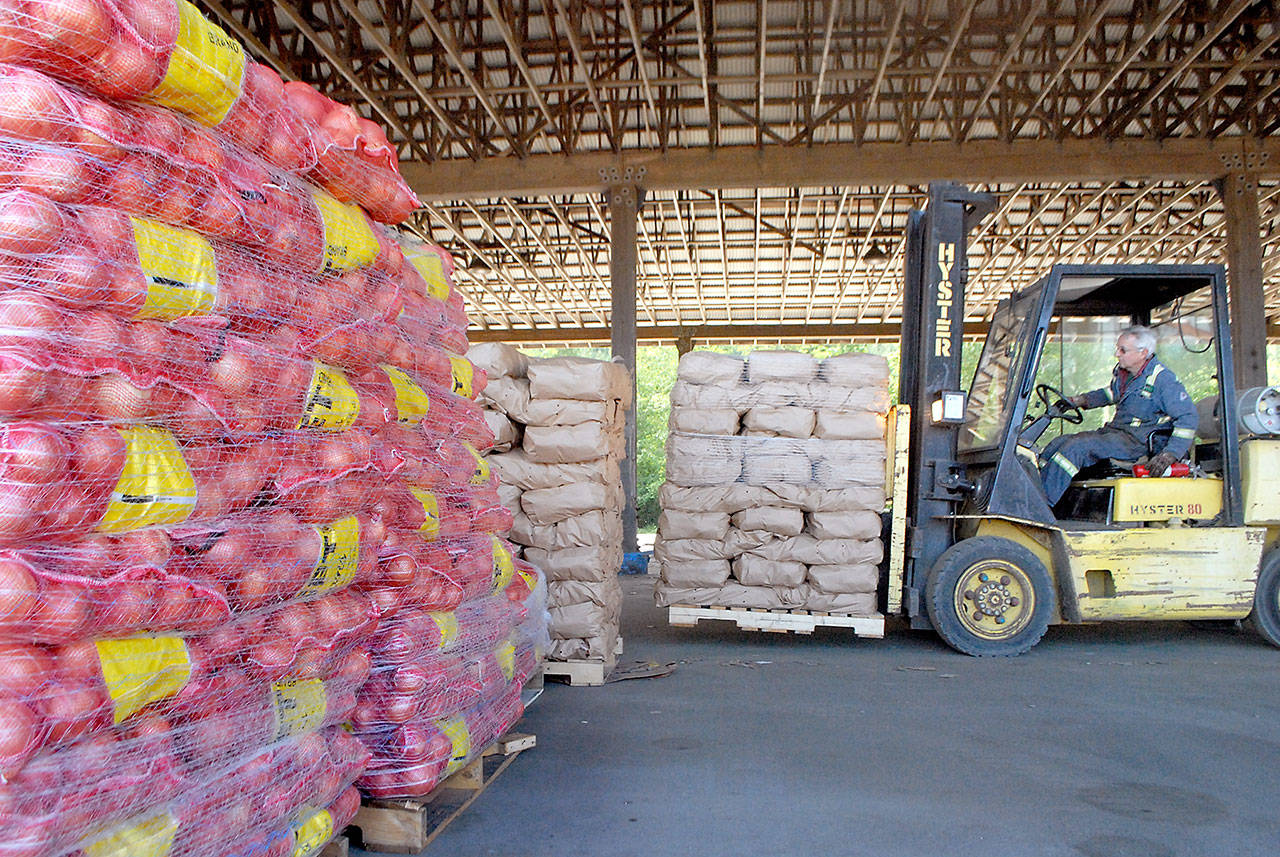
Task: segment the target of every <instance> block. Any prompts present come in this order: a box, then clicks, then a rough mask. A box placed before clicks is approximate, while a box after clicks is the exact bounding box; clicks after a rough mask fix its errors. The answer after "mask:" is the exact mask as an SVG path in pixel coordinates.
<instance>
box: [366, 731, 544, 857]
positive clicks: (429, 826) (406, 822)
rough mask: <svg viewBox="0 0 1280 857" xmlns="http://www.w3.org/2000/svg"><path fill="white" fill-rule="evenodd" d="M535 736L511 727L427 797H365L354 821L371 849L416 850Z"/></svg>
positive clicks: (533, 743) (428, 841) (424, 845)
mask: <svg viewBox="0 0 1280 857" xmlns="http://www.w3.org/2000/svg"><path fill="white" fill-rule="evenodd" d="M537 742H538V739H537V737H536V736H534V735H527V734H523V733H520V732H508V733H507V734H506V735H504V736H502V737H501V738H499V739H498V740H497V741H496V742H495V743H494V744H493V745H492V746H491V747H489V749H487V750H485V751H484V754H483V755H482V756H480V758H478V759H475V760H474V761H472V762H471V763H470V764H469V765H467V766H466V767H465V768H463V769H462V770H460V771H458V772H457V773H455V774H454V775H453V776H451V777H449V778H448V779H447V780H445V781H444V782H443V783H441V784H440V785H438V786H436V788H435V790H434V791H432V792H431V794H429V795H427V796H426V797H424V798H420V799H416V800H365V801H364V803H362V804H361V805H360V810H359V811H358V812H357V813H356V817H355V818H354V819H353V820H352V822H351V827H356V828H359V829H360V838H361V844H362V847H363V848H364V849H365V850H367V851H382V852H389V853H392V854H417V853H419V852H420V851H422V849H424V848H426V847H427V846H428V845H430V844H431V842H432V841H433V840H434V839H435V838H436V837H437V836H439V835H440V834H441V833H443V832H444V830H445V828H446V827H448V826H449V824H450V823H451V822H452V821H453V820H454V819H455V818H457V817H458V816H459V815H461V814H462V813H463V812H465V811H466V809H467V807H469V806H471V804H472V802H474V801H475V799H476V798H478V797H479V796H480V793H481V792H483V791H484V790H485V789H486V788H487V787H488V785H489V784H490V783H492V782H493V781H494V780H496V779H497V778H498V777H499V776H501V774H502V772H503V771H505V770H506V769H507V766H508V765H510V764H511V763H512V762H513V761H515V758H516V756H518V755H520V753H521V752H523V751H524V750H528V749H530V748H531V747H533V746H535V745H536V744H537ZM348 829H349V828H348Z"/></svg>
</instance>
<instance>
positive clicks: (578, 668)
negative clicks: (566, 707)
mask: <svg viewBox="0 0 1280 857" xmlns="http://www.w3.org/2000/svg"><path fill="white" fill-rule="evenodd" d="M620 654H622V638H621V637H619V638H618V642H617V643H616V644H615V645H614V647H613V653H612V654H610V655H609V657H607V658H605V659H604V660H602V661H587V660H572V661H543V663H542V674H543V675H544V676H546V677H547V678H559V679H564V680H565V681H566V682H567V683H568V684H569V685H570V686H571V687H599V686H600V685H602V684H604V683H605V682H607V681H608V680H609V674H610V673H611V672H613V669H614V667H616V666H617V665H618V655H620Z"/></svg>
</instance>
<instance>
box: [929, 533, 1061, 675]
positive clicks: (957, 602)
mask: <svg viewBox="0 0 1280 857" xmlns="http://www.w3.org/2000/svg"><path fill="white" fill-rule="evenodd" d="M925 608H926V609H927V610H928V613H929V619H930V621H932V622H933V627H934V629H935V630H937V632H938V634H939V635H940V636H941V637H942V639H943V640H945V641H946V642H947V644H948V645H949V646H951V647H952V648H953V649H956V650H957V651H960V652H963V653H965V654H966V655H973V656H975V657H1004V658H1007V657H1012V656H1013V655H1020V654H1022V653H1023V652H1025V651H1027V650H1028V649H1030V648H1031V647H1032V646H1034V645H1035V644H1036V643H1038V642H1040V638H1041V637H1043V636H1044V632H1045V631H1046V630H1047V629H1048V628H1049V619H1050V617H1052V616H1053V613H1054V590H1053V583H1052V581H1051V580H1050V578H1049V571H1048V569H1046V568H1045V567H1044V563H1043V562H1041V561H1040V560H1039V559H1038V558H1037V557H1036V555H1035V554H1033V553H1032V552H1031V551H1029V550H1027V549H1026V548H1025V547H1023V546H1022V545H1020V544H1018V543H1017V542H1013V541H1010V540H1009V539H1002V538H997V537H995V536H978V537H976V538H972V539H966V540H964V541H962V542H958V543H956V544H954V545H952V546H951V547H950V548H948V549H947V550H946V552H945V553H943V554H942V556H940V557H938V561H937V563H936V564H935V565H934V566H933V569H932V570H931V571H930V572H929V581H928V584H927V587H926V597H925Z"/></svg>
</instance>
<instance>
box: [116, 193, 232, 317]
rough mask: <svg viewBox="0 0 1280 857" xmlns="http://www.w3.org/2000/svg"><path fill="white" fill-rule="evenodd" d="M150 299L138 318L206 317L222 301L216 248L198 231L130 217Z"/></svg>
mask: <svg viewBox="0 0 1280 857" xmlns="http://www.w3.org/2000/svg"><path fill="white" fill-rule="evenodd" d="M129 220H130V222H132V224H133V242H134V244H135V245H137V248H138V267H139V268H140V269H141V270H142V276H143V278H144V279H146V281H147V299H146V302H145V303H144V304H143V305H142V309H140V310H138V314H137V315H136V316H135V318H140V319H142V318H153V319H158V320H160V321H172V320H173V319H175V318H182V317H184V316H189V315H203V314H205V313H207V312H209V310H211V309H213V307H214V305H216V304H217V302H218V265H217V260H216V259H215V258H214V255H213V245H212V244H210V243H209V241H208V240H207V239H206V238H205V237H204V236H203V235H200V234H199V233H197V232H192V231H191V230H189V229H179V228H178V227H176V226H169V225H167V224H164V223H156V222H155V221H154V220H146V219H145V218H142V217H132V216H131V217H130V218H129Z"/></svg>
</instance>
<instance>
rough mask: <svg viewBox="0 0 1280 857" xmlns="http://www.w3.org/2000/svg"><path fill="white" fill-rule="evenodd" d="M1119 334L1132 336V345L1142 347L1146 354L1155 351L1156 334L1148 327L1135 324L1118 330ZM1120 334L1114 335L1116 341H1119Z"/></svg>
mask: <svg viewBox="0 0 1280 857" xmlns="http://www.w3.org/2000/svg"><path fill="white" fill-rule="evenodd" d="M1120 336H1129V337H1132V338H1133V344H1134V346H1135V347H1137V348H1141V349H1143V350H1144V351H1146V352H1147V353H1148V354H1155V353H1156V334H1155V331H1153V330H1152V329H1151V328H1149V327H1143V326H1142V325H1140V324H1135V325H1133V326H1132V327H1126V328H1125V329H1124V330H1122V331H1120ZM1120 336H1117V337H1116V341H1117V342H1119V341H1120Z"/></svg>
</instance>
